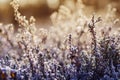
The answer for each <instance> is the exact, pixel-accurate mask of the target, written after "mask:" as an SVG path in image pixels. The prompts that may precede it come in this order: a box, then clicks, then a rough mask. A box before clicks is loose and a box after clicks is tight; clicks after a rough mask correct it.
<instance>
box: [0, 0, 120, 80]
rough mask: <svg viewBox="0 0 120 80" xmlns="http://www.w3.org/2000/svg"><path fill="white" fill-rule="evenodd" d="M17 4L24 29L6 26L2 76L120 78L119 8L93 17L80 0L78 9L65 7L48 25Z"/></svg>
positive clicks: (3, 79) (16, 79) (0, 30)
mask: <svg viewBox="0 0 120 80" xmlns="http://www.w3.org/2000/svg"><path fill="white" fill-rule="evenodd" d="M11 5H12V7H13V10H14V16H15V20H16V21H17V22H18V24H19V28H18V29H17V31H16V32H15V31H14V26H13V25H6V26H4V25H2V24H1V25H0V45H1V48H0V53H2V54H4V56H2V57H1V58H0V80H119V79H120V31H119V30H114V28H112V27H111V26H116V24H117V23H119V19H115V9H113V10H111V7H110V10H111V11H110V10H108V13H109V14H108V13H107V15H108V16H106V18H102V17H98V18H97V19H96V16H95V14H94V15H93V16H92V18H91V19H90V18H89V17H87V16H86V15H85V14H84V13H85V12H84V9H85V5H83V4H82V1H81V0H78V1H77V3H76V10H75V11H71V10H70V9H69V8H68V7H66V6H64V5H62V6H60V9H59V10H58V11H57V12H55V13H53V14H52V16H51V20H52V22H53V26H52V27H51V28H49V30H46V29H43V28H42V29H41V28H40V29H37V28H36V26H35V18H34V17H33V16H32V17H30V19H27V18H26V17H25V16H23V15H22V14H21V13H20V12H19V2H18V1H17V0H13V1H12V2H11ZM111 14H112V15H111ZM107 22H108V23H107ZM3 26H4V27H3ZM106 26H108V27H106ZM104 28H106V29H104Z"/></svg>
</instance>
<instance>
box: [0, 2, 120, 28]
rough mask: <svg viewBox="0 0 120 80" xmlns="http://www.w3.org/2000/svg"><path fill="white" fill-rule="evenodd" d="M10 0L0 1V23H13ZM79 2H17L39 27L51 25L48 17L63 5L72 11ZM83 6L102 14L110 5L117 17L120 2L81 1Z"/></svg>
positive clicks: (119, 10) (24, 13) (119, 11)
mask: <svg viewBox="0 0 120 80" xmlns="http://www.w3.org/2000/svg"><path fill="white" fill-rule="evenodd" d="M11 1H12V0H0V23H4V24H8V23H14V24H16V22H15V20H14V15H13V9H12V7H11V6H10V2H11ZM77 1H79V0H19V2H20V12H21V13H22V14H23V15H25V16H26V17H28V18H29V17H30V16H34V17H35V18H36V21H37V22H36V23H37V24H38V26H41V27H48V26H50V25H52V23H51V21H50V15H51V14H52V13H53V12H54V11H57V10H58V8H59V6H60V5H65V6H67V7H68V8H69V9H71V10H74V9H75V5H76V2H77ZM82 1H83V4H84V5H85V6H86V7H88V9H89V8H91V7H92V8H93V9H94V10H96V11H101V12H104V8H105V7H106V6H107V5H108V4H111V5H112V6H113V7H115V8H117V15H118V16H119V13H120V0H82Z"/></svg>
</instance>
